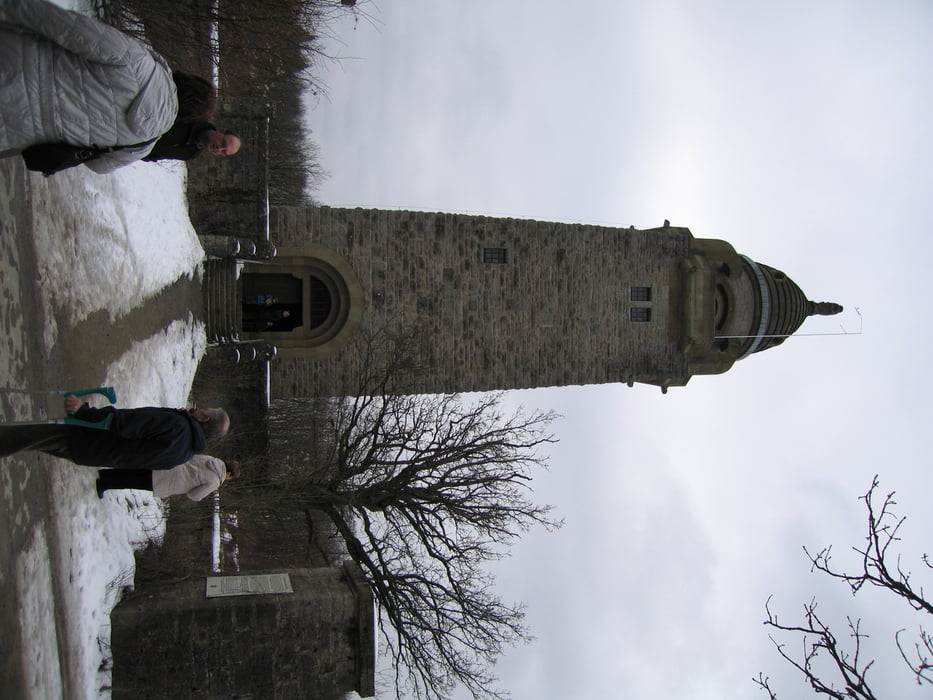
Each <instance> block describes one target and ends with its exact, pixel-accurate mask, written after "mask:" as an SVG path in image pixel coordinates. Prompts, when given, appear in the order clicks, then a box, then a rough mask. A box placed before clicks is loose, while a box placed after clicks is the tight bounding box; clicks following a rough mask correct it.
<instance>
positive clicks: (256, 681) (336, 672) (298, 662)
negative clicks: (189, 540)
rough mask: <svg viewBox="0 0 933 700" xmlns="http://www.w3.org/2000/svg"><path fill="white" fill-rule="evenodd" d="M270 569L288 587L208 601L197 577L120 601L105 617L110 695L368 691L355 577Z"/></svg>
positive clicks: (223, 697) (369, 660)
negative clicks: (111, 653) (282, 575)
mask: <svg viewBox="0 0 933 700" xmlns="http://www.w3.org/2000/svg"><path fill="white" fill-rule="evenodd" d="M257 573H266V572H257ZM269 573H288V574H289V577H290V579H291V585H292V588H293V590H294V592H293V593H290V594H288V593H286V594H271V595H245V596H233V597H221V598H207V597H206V596H205V590H206V579H205V577H203V576H197V577H190V578H187V579H185V580H182V581H176V582H173V583H168V584H164V585H161V586H159V587H158V588H157V589H156V588H153V587H150V588H149V589H148V590H137V591H136V592H134V593H131V594H130V595H128V596H127V597H126V598H124V599H123V600H122V601H121V602H120V603H119V605H118V606H117V607H116V608H115V609H114V611H113V614H112V616H111V625H112V638H111V644H112V648H113V651H114V661H113V663H114V668H113V694H112V696H113V698H114V700H120V699H123V698H126V699H130V698H132V699H133V700H145V699H148V700H156V699H158V698H166V699H168V698H171V699H173V700H174V699H176V698H199V700H214V699H216V700H229V699H230V698H238V699H239V700H274V699H282V700H292V699H293V698H299V697H300V698H316V699H319V700H329V699H331V698H333V699H334V700H337V699H338V698H341V697H343V694H344V693H346V692H349V691H351V690H356V691H357V692H359V693H360V694H361V695H363V696H369V695H373V694H374V668H375V666H374V664H375V658H374V649H373V639H374V623H375V621H374V612H373V599H372V595H371V593H370V591H369V588H368V586H367V585H366V583H365V581H363V580H362V576H361V574H359V573H358V571H356V570H354V569H353V568H352V567H350V566H345V567H331V568H321V569H291V570H287V571H284V572H283V571H282V570H277V571H275V572H269Z"/></svg>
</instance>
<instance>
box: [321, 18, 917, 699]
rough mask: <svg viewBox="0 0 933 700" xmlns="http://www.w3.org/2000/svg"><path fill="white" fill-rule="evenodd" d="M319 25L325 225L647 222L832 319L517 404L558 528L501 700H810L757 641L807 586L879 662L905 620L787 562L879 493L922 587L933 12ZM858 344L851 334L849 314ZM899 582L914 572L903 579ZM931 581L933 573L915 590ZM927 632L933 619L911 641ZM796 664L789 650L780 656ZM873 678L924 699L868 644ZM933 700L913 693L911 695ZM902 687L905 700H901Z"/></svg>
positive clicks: (829, 540)
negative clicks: (779, 285)
mask: <svg viewBox="0 0 933 700" xmlns="http://www.w3.org/2000/svg"><path fill="white" fill-rule="evenodd" d="M361 9H363V10H365V11H366V12H367V13H368V17H363V18H361V19H360V20H359V22H358V23H356V25H355V26H354V24H353V23H352V22H350V21H348V22H346V23H345V24H344V25H342V26H340V27H338V28H337V32H338V34H339V37H340V38H341V40H342V43H333V44H331V45H330V48H331V50H332V51H333V52H334V53H335V54H339V55H340V56H341V57H342V59H341V60H340V61H338V62H335V63H333V64H331V65H330V66H328V68H327V70H326V72H325V74H324V80H325V82H326V83H327V85H328V94H327V96H326V97H324V98H319V99H317V100H316V101H314V102H313V103H312V104H311V107H312V109H311V111H310V113H309V122H310V126H311V128H312V130H313V137H314V138H315V140H317V141H318V142H319V144H320V146H321V151H322V158H323V164H324V167H325V168H326V169H327V170H328V171H329V172H330V173H331V177H330V178H329V180H328V181H327V182H326V183H325V185H324V187H323V188H322V189H321V190H320V191H319V192H318V193H317V196H318V198H319V199H320V201H321V202H322V203H325V204H330V205H335V206H367V207H368V206H374V207H388V208H414V209H427V210H438V211H456V212H467V213H477V214H489V215H507V216H516V217H529V218H537V219H544V220H561V221H580V222H586V223H596V224H609V225H619V226H629V225H634V226H636V227H639V228H647V227H652V226H657V225H660V224H661V222H662V221H663V220H664V219H670V221H671V223H672V224H674V225H678V226H687V227H689V228H690V229H691V230H692V232H693V233H694V235H696V236H698V237H704V238H723V239H725V240H727V241H729V242H730V243H732V244H733V245H734V246H735V247H736V249H737V250H738V251H739V252H741V253H744V254H746V255H749V256H750V257H752V258H753V259H755V260H758V261H761V262H763V263H765V264H768V265H771V266H773V267H776V268H778V269H782V270H784V271H785V272H787V273H788V274H789V275H790V276H791V277H792V278H793V279H794V280H795V281H796V282H797V283H798V284H799V285H800V287H801V288H802V289H803V290H804V291H805V292H806V293H807V294H808V295H809V297H810V298H811V299H813V300H814V301H835V302H838V303H841V304H843V305H844V306H845V307H846V312H845V314H844V315H842V316H837V317H832V318H828V319H827V318H820V319H811V320H809V321H808V322H807V323H806V324H804V326H803V328H802V329H801V332H803V333H819V334H825V333H839V332H841V330H842V329H843V328H844V329H845V330H846V331H848V332H849V333H850V334H851V335H850V336H848V337H844V336H826V337H800V338H794V339H791V340H789V341H787V342H786V343H785V344H784V345H783V346H782V347H780V348H777V349H774V350H770V351H768V352H765V353H760V354H758V355H755V356H753V357H750V358H748V359H746V360H743V361H741V362H740V363H738V364H737V365H736V366H735V367H734V368H733V369H732V370H730V371H729V372H728V373H727V374H725V375H721V376H714V377H697V378H694V379H693V380H692V381H691V382H690V383H689V384H688V386H687V387H684V388H672V389H671V390H670V391H669V393H668V394H667V395H662V394H661V392H660V391H659V390H658V389H657V388H652V387H644V386H636V387H635V388H632V389H630V388H628V387H626V386H624V385H610V386H592V387H572V388H563V389H542V390H534V391H522V392H514V393H513V394H512V396H511V398H512V399H514V401H515V402H516V403H522V404H524V405H526V406H529V407H541V408H546V409H550V408H554V409H556V410H558V411H559V412H560V413H562V414H563V415H564V416H565V417H564V419H563V420H562V421H560V422H559V423H558V424H557V425H556V431H557V433H558V435H559V437H560V438H561V442H560V443H559V444H558V445H557V446H555V447H554V449H553V450H552V458H551V471H550V472H549V473H547V474H544V475H542V477H541V478H539V479H538V480H537V481H536V496H537V498H538V500H540V501H542V502H547V503H552V504H553V505H555V506H556V508H557V510H558V511H559V513H560V515H562V516H563V517H565V519H566V522H567V524H566V526H565V528H564V529H563V530H561V531H559V532H557V533H555V534H547V533H542V532H536V533H532V534H530V535H529V536H527V537H525V538H524V539H522V540H521V541H519V542H518V543H517V544H516V546H515V547H514V550H513V556H512V557H511V558H510V559H509V560H508V561H507V562H506V563H504V564H503V565H501V566H499V567H497V572H498V576H499V584H498V586H499V592H500V593H501V595H502V596H503V597H505V598H508V599H512V600H521V601H524V602H526V603H527V604H528V607H529V611H528V621H529V623H530V625H531V627H532V629H533V632H534V633H535V635H536V636H537V638H538V639H537V641H536V642H535V643H534V644H532V645H530V646H528V647H523V648H519V649H515V650H514V651H512V652H510V653H509V654H508V655H507V656H506V657H505V658H504V659H503V660H502V662H501V663H500V664H499V667H498V669H497V671H498V673H499V675H500V677H501V679H502V682H503V685H504V686H506V687H508V688H510V689H511V690H512V691H513V694H514V697H516V698H517V699H519V700H521V699H524V698H536V699H541V698H543V699H554V700H558V699H561V700H563V699H566V698H626V699H629V698H630V699H635V700H642V699H645V700H654V699H655V698H671V697H678V698H691V699H694V698H696V699H700V698H704V699H706V698H708V699H710V700H713V699H715V700H721V698H723V697H729V698H745V697H748V698H757V697H764V694H763V693H761V692H760V691H758V690H757V689H756V688H755V686H754V685H753V684H752V682H751V680H750V679H751V678H752V676H755V675H757V673H758V671H760V670H761V671H765V673H766V674H768V675H770V676H771V678H772V681H773V683H774V685H775V687H776V689H777V690H779V691H783V693H782V695H783V697H784V698H794V697H802V696H803V695H804V693H803V692H802V688H801V687H800V686H799V685H796V684H795V680H794V675H793V673H792V672H791V671H790V670H789V669H785V664H784V663H783V662H782V661H781V660H780V659H779V657H778V656H777V654H776V652H775V651H774V649H773V648H772V646H771V643H770V642H769V640H768V635H767V630H766V629H765V628H763V627H762V625H761V622H762V620H763V618H764V604H765V601H766V600H767V598H768V596H769V595H771V594H774V599H773V607H774V608H775V609H776V610H777V611H779V612H780V613H781V616H782V619H783V620H785V621H787V622H791V621H795V620H796V619H797V617H798V613H799V612H800V611H801V610H802V605H803V603H805V602H807V601H809V600H810V599H811V597H813V596H814V595H816V596H817V597H818V599H819V600H820V601H821V610H823V611H824V612H825V613H826V615H827V617H828V618H829V619H830V621H832V622H833V623H834V624H836V625H839V629H838V632H839V635H840V637H844V636H845V634H844V630H843V628H842V627H841V624H842V618H841V617H837V615H840V614H841V613H842V611H849V612H851V613H853V614H854V615H856V616H859V615H861V616H862V617H863V618H864V624H865V625H866V626H867V627H869V628H870V629H871V631H872V632H874V636H873V638H872V642H876V643H877V644H878V645H880V646H883V647H885V648H888V649H889V648H890V647H891V642H892V638H893V633H894V632H895V631H896V630H897V629H899V628H900V627H905V626H906V627H908V628H910V629H911V630H913V629H914V628H915V627H916V625H917V624H918V623H919V622H921V620H920V619H918V618H916V617H915V616H914V615H912V614H911V613H909V611H907V610H906V609H904V608H903V607H902V606H898V605H893V606H887V605H885V603H884V601H885V598H884V597H880V598H878V597H874V596H873V594H872V592H866V593H863V594H860V595H859V597H858V598H855V599H854V600H853V599H852V597H851V596H850V595H849V594H848V592H847V590H846V589H844V588H843V587H841V586H838V585H832V584H831V583H829V582H826V581H823V580H822V579H821V578H820V577H819V576H817V575H815V574H811V573H810V572H809V566H808V562H807V560H806V559H805V557H804V555H803V552H802V550H801V547H802V545H807V546H809V547H811V548H820V547H822V546H825V545H828V544H835V545H836V547H837V549H838V552H837V562H838V563H839V564H840V565H843V564H845V563H851V564H853V565H854V563H855V560H854V559H852V558H851V557H850V556H849V554H848V553H847V549H848V547H849V546H851V545H856V544H860V543H861V538H862V536H863V532H864V524H865V517H864V509H863V508H862V505H861V503H860V502H859V500H858V497H859V496H860V495H861V494H863V493H864V492H865V491H866V490H867V489H868V487H869V486H870V484H871V479H872V476H873V475H874V474H876V473H877V474H879V475H880V479H881V482H882V490H884V491H891V490H896V491H897V492H898V501H899V509H900V511H901V512H902V513H904V514H906V515H908V516H909V519H908V522H907V524H906V525H905V531H904V535H905V537H904V542H903V543H902V551H903V553H904V563H905V566H907V567H908V568H910V569H912V570H914V571H915V572H916V573H915V575H916V576H918V577H922V574H923V573H924V572H923V571H922V570H921V569H922V564H921V561H920V555H921V554H922V553H923V552H924V551H925V548H926V547H928V546H930V545H931V538H933V535H931V532H933V509H931V508H930V494H931V493H933V491H931V488H933V474H931V469H930V459H929V457H928V456H927V451H928V450H927V449H926V448H927V444H926V434H927V431H928V430H929V416H930V412H929V409H928V408H927V403H928V402H927V400H926V399H927V395H928V394H929V393H930V390H931V380H930V373H929V371H928V364H929V359H928V354H929V353H928V348H929V345H930V340H931V331H930V328H929V323H928V318H929V315H930V314H929V310H928V307H929V300H930V298H931V283H930V281H929V278H930V272H929V260H930V259H931V247H933V246H931V240H933V236H931V234H930V232H929V231H928V228H929V226H930V221H931V219H933V216H931V214H933V211H931V210H933V204H931V201H933V195H931V193H930V189H931V179H933V178H931V176H930V175H931V173H930V169H931V163H933V147H931V135H930V134H931V127H930V125H931V124H933V93H931V90H930V87H929V86H930V75H931V73H933V42H930V40H929V39H930V37H931V36H933V5H931V4H930V3H929V2H926V1H917V2H902V1H894V2H889V3H878V2H860V1H857V0H844V1H843V0H840V1H835V2H834V1H824V2H819V3H813V2H802V1H796V0H792V1H790V2H782V3H765V2H737V1H732V2H725V1H720V2H716V1H714V0H712V1H707V2H702V3H700V2H690V1H674V0H672V1H667V2H665V1H663V0H662V1H654V2H650V3H648V2H641V3H635V2H622V1H619V0H593V1H591V2H587V3H569V2H567V1H566V0H561V1H560V2H558V1H557V0H536V1H535V2H530V1H528V0H525V1H521V0H519V1H516V2H502V0H472V1H471V2H465V1H461V2H456V1H455V0H447V1H446V2H437V1H436V0H404V2H402V1H395V2H393V1H391V0H378V1H376V2H368V3H361ZM856 307H858V308H859V309H860V310H861V313H862V316H863V318H864V329H863V334H862V335H855V333H856V332H857V331H858V330H859V327H860V318H859V316H858V315H857V314H856V313H855V312H854V309H855V308H856ZM917 580H918V582H919V581H921V580H922V578H918V579H917ZM926 581H927V582H928V583H929V584H930V585H929V586H928V589H933V576H926ZM931 627H933V625H931ZM787 641H789V642H791V645H792V646H793V647H794V648H797V647H796V642H795V641H792V640H791V639H788V640H787ZM885 659H886V660H885V661H884V662H880V661H879V665H878V667H877V668H876V670H875V671H874V672H873V673H874V678H875V682H876V687H877V689H879V690H887V689H889V690H890V691H891V692H890V695H889V696H890V697H892V698H893V697H896V698H898V699H899V700H902V699H905V698H911V697H921V696H923V697H925V696H926V693H925V692H924V691H922V689H918V688H917V686H916V685H914V684H913V683H912V681H911V678H910V675H909V673H908V672H907V671H906V669H904V668H903V667H902V665H901V662H900V661H899V660H898V659H896V658H895V657H893V656H891V655H890V654H889V655H888V656H886V657H885ZM926 692H928V691H926ZM911 693H913V695H911Z"/></svg>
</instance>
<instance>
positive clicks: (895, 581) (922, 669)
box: [753, 476, 933, 700]
mask: <svg viewBox="0 0 933 700" xmlns="http://www.w3.org/2000/svg"><path fill="white" fill-rule="evenodd" d="M877 488H878V477H877V476H876V477H875V478H874V479H873V480H872V485H871V488H869V489H868V492H867V493H866V494H865V495H864V496H862V497H861V500H862V501H863V502H864V503H865V508H866V510H867V514H868V532H867V535H866V537H865V541H866V544H865V545H864V546H862V547H853V550H854V551H855V552H856V553H858V555H859V556H860V560H861V562H860V563H861V567H860V569H859V570H858V571H856V572H854V573H850V572H848V571H845V570H842V569H837V568H836V567H835V566H834V563H833V561H832V547H826V548H824V549H821V550H820V551H818V552H817V553H815V554H811V552H810V551H809V550H807V548H806V547H804V552H805V553H806V555H807V558H808V559H809V560H810V563H811V567H812V570H814V571H819V572H821V573H824V574H826V575H828V576H830V577H831V578H834V579H837V580H840V581H844V582H845V583H846V584H847V585H848V586H849V589H850V590H851V591H852V594H853V595H855V594H857V593H859V592H860V591H861V590H862V589H863V588H864V586H865V585H866V584H868V585H869V586H873V587H876V588H880V589H883V590H887V591H890V592H892V593H894V594H895V595H896V596H897V597H899V598H901V599H903V600H905V601H907V603H908V605H910V607H911V608H912V609H913V610H915V611H917V612H925V613H929V614H933V604H931V603H930V602H929V601H927V600H926V598H925V595H924V591H923V588H922V587H921V588H915V587H914V586H913V584H912V583H911V572H910V571H907V570H905V569H904V568H903V566H902V564H901V557H900V555H898V554H895V553H894V552H893V550H892V545H894V543H896V542H899V541H900V537H899V535H898V533H899V532H900V529H901V527H902V525H903V524H904V522H905V521H906V518H905V517H900V516H897V515H896V514H895V513H894V507H895V506H896V505H897V503H896V501H895V500H894V493H893V492H892V493H889V494H887V495H886V496H885V497H884V499H883V501H882V503H881V505H880V507H879V505H878V503H877V496H876V490H877ZM922 561H923V562H924V563H925V564H926V566H927V568H931V565H930V561H929V558H928V557H927V555H925V554H924V555H923V558H922ZM770 604H771V598H769V599H768V603H767V604H766V605H765V610H766V612H767V619H766V620H765V623H764V624H765V625H767V626H769V627H772V628H774V629H776V630H780V631H782V632H791V633H796V634H799V635H801V637H802V641H803V650H802V651H801V652H800V654H799V655H795V654H792V653H790V652H788V651H787V648H786V645H785V644H783V643H781V642H778V641H777V640H776V639H775V638H774V637H773V636H772V637H771V641H772V642H773V643H774V645H775V647H776V648H777V650H778V653H779V654H780V655H781V656H782V657H783V658H784V660H785V661H787V662H788V663H790V664H791V665H792V666H793V667H794V668H796V669H797V670H798V671H799V672H800V673H801V674H802V675H803V676H804V678H805V679H806V681H807V682H808V683H809V684H810V687H811V688H812V689H813V690H814V691H815V692H816V693H817V694H821V695H827V696H829V697H833V698H861V699H863V700H868V699H869V698H876V697H877V696H876V695H875V694H874V691H873V690H872V689H871V687H870V686H869V684H868V681H867V677H868V672H869V670H870V669H871V667H872V665H873V664H874V661H873V660H869V661H865V660H864V659H862V658H861V655H862V641H863V640H864V639H866V638H867V637H868V635H867V634H866V633H864V632H862V631H861V628H860V621H859V620H855V621H853V620H852V618H847V626H848V628H849V637H850V640H851V641H850V642H849V643H848V644H842V643H840V642H839V641H838V640H837V639H836V637H835V636H834V635H833V633H832V631H831V630H830V628H829V626H828V625H827V624H825V623H824V622H823V620H822V619H821V618H820V617H819V615H817V612H816V607H817V605H816V601H815V600H814V601H810V603H808V604H807V605H805V606H804V618H803V622H802V623H800V624H797V625H786V624H783V623H780V622H779V621H778V619H777V616H776V615H775V614H774V613H773V612H772V611H771V606H770ZM904 632H905V630H903V629H902V630H899V631H898V632H897V633H896V634H895V644H896V646H897V649H898V652H899V653H900V655H901V658H902V659H903V660H904V662H905V663H906V664H907V666H908V667H909V668H910V669H911V671H912V673H913V674H914V677H915V680H916V682H917V684H919V685H923V684H928V683H929V684H933V661H931V659H933V639H931V636H930V634H929V633H927V632H926V630H925V629H924V628H923V627H920V628H919V639H918V640H917V641H915V642H914V644H913V648H912V649H910V651H908V648H909V643H906V642H904V641H903V640H902V639H901V637H902V635H903V633H904ZM905 645H906V646H905ZM822 659H827V660H828V661H829V664H830V668H832V669H833V671H834V674H835V675H834V680H825V679H824V678H823V677H822V676H821V675H820V673H821V672H820V671H819V670H817V661H818V660H822ZM821 668H822V667H821ZM753 680H754V682H755V683H756V684H757V685H758V686H759V687H760V688H762V689H763V690H765V691H766V692H768V693H769V694H770V695H771V698H772V699H773V698H776V694H775V693H774V692H773V690H772V689H771V688H770V686H769V684H768V679H767V678H763V677H762V675H761V674H759V676H758V678H757V679H753Z"/></svg>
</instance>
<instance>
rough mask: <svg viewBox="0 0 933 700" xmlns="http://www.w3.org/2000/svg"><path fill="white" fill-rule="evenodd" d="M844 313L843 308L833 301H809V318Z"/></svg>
mask: <svg viewBox="0 0 933 700" xmlns="http://www.w3.org/2000/svg"><path fill="white" fill-rule="evenodd" d="M840 313H842V306H840V305H839V304H834V303H833V302H831V301H808V302H807V316H835V315H836V314H840Z"/></svg>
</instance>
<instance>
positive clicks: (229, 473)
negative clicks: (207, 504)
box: [97, 455, 240, 501]
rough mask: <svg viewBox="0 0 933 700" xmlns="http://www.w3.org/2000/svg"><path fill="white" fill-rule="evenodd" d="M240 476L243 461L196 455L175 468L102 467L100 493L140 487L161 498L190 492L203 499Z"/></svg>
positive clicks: (194, 499)
mask: <svg viewBox="0 0 933 700" xmlns="http://www.w3.org/2000/svg"><path fill="white" fill-rule="evenodd" d="M238 476H240V463H239V462H236V461H234V460H229V461H227V462H224V461H223V460H222V459H217V458H216V457H211V456H210V455H195V456H194V457H192V458H191V459H189V460H188V461H187V462H185V463H184V464H179V465H178V466H177V467H172V468H171V469H157V470H149V469H101V470H100V476H99V478H98V479H97V495H98V497H100V498H103V497H104V492H106V491H109V490H110V489H138V490H140V491H152V492H153V493H154V494H155V495H156V496H158V497H159V498H168V497H169V496H187V497H188V498H190V499H191V500H192V501H200V500H201V499H203V498H204V497H205V496H207V495H208V494H211V493H214V491H216V490H217V489H219V488H220V486H221V484H223V483H224V482H226V481H229V480H230V479H235V478H237V477H238Z"/></svg>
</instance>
